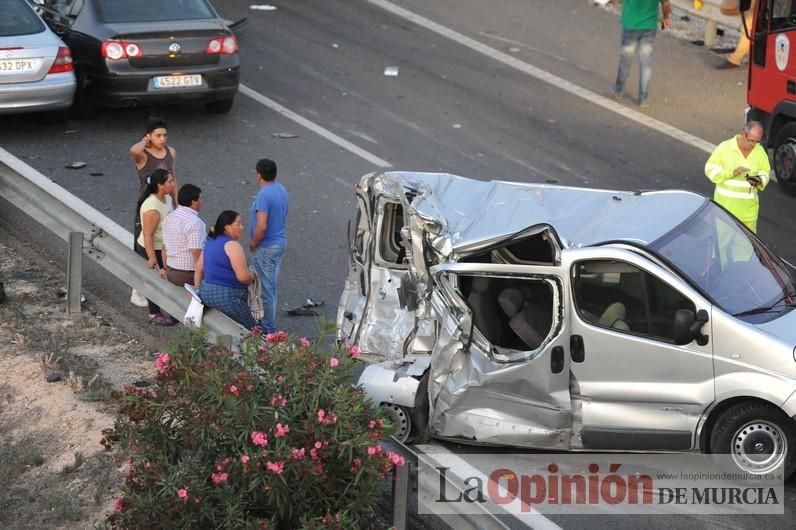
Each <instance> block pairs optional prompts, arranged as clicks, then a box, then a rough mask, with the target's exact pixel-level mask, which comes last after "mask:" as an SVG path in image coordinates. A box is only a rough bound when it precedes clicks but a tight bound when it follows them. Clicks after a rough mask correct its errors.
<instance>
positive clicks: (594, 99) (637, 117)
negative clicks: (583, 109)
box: [365, 0, 716, 153]
mask: <svg viewBox="0 0 796 530" xmlns="http://www.w3.org/2000/svg"><path fill="white" fill-rule="evenodd" d="M365 1H366V2H368V3H369V4H372V5H374V6H377V7H380V8H382V9H384V10H385V11H389V12H390V13H392V14H394V15H396V16H398V17H401V18H403V19H404V20H408V21H410V22H414V23H415V24H417V25H418V26H421V27H423V28H425V29H427V30H429V31H432V32H434V33H436V34H438V35H441V36H443V37H445V38H446V39H450V40H452V41H454V42H456V43H458V44H461V45H462V46H466V47H467V48H470V49H471V50H474V51H477V52H478V53H481V54H483V55H486V56H487V57H489V58H491V59H494V60H496V61H498V62H501V63H503V64H505V65H506V66H509V67H511V68H514V69H515V70H519V71H520V72H523V73H525V74H528V75H529V76H531V77H534V78H536V79H538V80H539V81H543V82H545V83H548V84H550V85H553V86H554V87H556V88H558V89H560V90H563V91H564V92H568V93H570V94H572V95H573V96H578V97H579V98H582V99H585V100H586V101H588V102H590V103H593V104H595V105H597V106H599V107H602V108H604V109H606V110H609V111H611V112H614V113H616V114H619V115H621V116H623V117H625V118H627V119H629V120H632V121H634V122H636V123H638V124H640V125H643V126H645V127H649V128H650V129H653V130H655V131H657V132H660V133H663V134H665V135H666V136H669V137H671V138H674V139H675V140H679V141H681V142H683V143H685V144H687V145H690V146H691V147H695V148H696V149H700V150H702V151H704V152H706V153H712V152H713V150H714V149H715V148H716V145H715V144H712V143H710V142H708V141H707V140H703V139H702V138H699V137H698V136H695V135H693V134H691V133H688V132H686V131H683V130H682V129H678V128H677V127H674V126H672V125H669V124H668V123H664V122H662V121H660V120H656V119H655V118H651V117H650V116H647V115H646V114H643V113H641V112H639V111H637V110H633V109H631V108H628V107H625V106H624V105H620V104H619V103H617V102H615V101H614V100H612V99H611V98H607V97H605V96H601V95H599V94H597V93H596V92H592V91H591V90H588V89H586V88H583V87H582V86H580V85H576V84H575V83H572V82H570V81H567V80H566V79H563V78H561V77H558V76H556V75H553V74H551V73H550V72H548V71H546V70H542V69H541V68H539V67H536V66H533V65H532V64H530V63H526V62H525V61H521V60H519V59H517V58H516V57H512V56H511V55H509V54H507V53H503V52H501V51H499V50H496V49H495V48H492V47H490V46H487V45H486V44H483V43H481V42H478V41H477V40H475V39H472V38H470V37H467V36H466V35H463V34H461V33H459V32H458V31H454V30H452V29H450V28H447V27H445V26H443V25H441V24H438V23H436V22H434V21H433V20H430V19H428V18H425V17H423V16H420V15H418V14H416V13H413V12H412V11H409V10H408V9H404V8H402V7H399V6H397V5H395V4H393V3H392V2H389V1H387V0H365Z"/></svg>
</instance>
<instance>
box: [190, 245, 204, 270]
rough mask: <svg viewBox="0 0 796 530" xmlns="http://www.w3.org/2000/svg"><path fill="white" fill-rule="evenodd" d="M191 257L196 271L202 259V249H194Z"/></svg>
mask: <svg viewBox="0 0 796 530" xmlns="http://www.w3.org/2000/svg"><path fill="white" fill-rule="evenodd" d="M191 256H193V268H194V270H196V267H197V266H198V263H199V260H200V259H201V257H202V249H201V248H192V249H191Z"/></svg>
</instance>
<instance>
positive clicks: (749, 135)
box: [705, 121, 771, 232]
mask: <svg viewBox="0 0 796 530" xmlns="http://www.w3.org/2000/svg"><path fill="white" fill-rule="evenodd" d="M762 138H763V126H762V124H760V122H757V121H750V122H749V123H747V124H746V125H745V126H744V128H743V131H742V132H741V133H740V134H737V135H735V136H734V137H732V138H730V139H729V140H725V141H723V142H721V143H720V144H719V145H718V146H717V147H716V149H715V150H714V151H713V153H712V154H711V155H710V158H708V161H707V163H705V175H707V177H708V178H709V179H710V181H711V182H713V183H714V184H716V191H715V192H714V193H713V200H714V201H716V202H717V203H718V204H720V205H722V206H723V207H724V208H726V209H727V210H728V211H729V212H730V213H732V214H733V215H734V216H735V217H737V218H738V219H739V220H740V221H741V222H742V223H743V224H745V225H746V226H747V227H749V230H751V231H752V232H757V214H758V211H759V209H760V203H759V201H758V198H757V194H758V193H759V192H761V191H763V190H764V189H765V188H766V186H767V185H768V181H769V179H770V178H771V177H770V175H769V173H770V172H771V165H770V164H769V162H768V153H766V150H765V149H764V148H763V146H761V145H760V140H761V139H762Z"/></svg>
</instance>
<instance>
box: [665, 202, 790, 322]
mask: <svg viewBox="0 0 796 530" xmlns="http://www.w3.org/2000/svg"><path fill="white" fill-rule="evenodd" d="M650 247H651V248H652V250H654V251H656V252H657V253H658V254H659V255H661V256H662V257H663V258H665V259H667V260H668V261H669V262H670V263H672V264H674V266H676V267H677V268H678V269H680V271H681V272H683V274H685V275H686V276H687V277H688V279H689V280H690V281H691V283H692V284H693V285H695V286H696V287H699V288H700V289H702V290H703V291H704V292H705V293H707V294H708V296H710V297H711V298H712V299H713V301H714V302H715V303H716V304H717V305H718V306H719V307H721V308H722V309H723V310H724V311H726V312H728V313H730V314H733V315H738V316H751V315H752V314H760V315H763V314H765V315H766V316H770V315H776V314H777V313H779V312H781V311H784V310H787V309H788V308H789V306H790V305H791V302H792V301H793V298H792V295H793V289H794V284H793V276H792V275H791V272H790V270H789V269H790V267H788V265H786V264H785V263H784V262H783V261H782V260H781V259H780V258H779V257H777V256H776V255H775V254H774V253H773V252H771V250H769V249H768V247H766V246H765V245H764V244H763V243H762V242H761V241H760V240H759V239H757V238H756V237H754V236H753V235H751V234H750V233H749V232H748V231H747V230H745V229H744V228H743V225H742V224H741V223H740V222H739V221H738V220H737V219H735V218H734V217H733V216H732V215H730V214H729V213H727V211H725V210H724V209H722V208H720V207H719V206H717V205H715V204H714V203H710V202H709V203H707V204H706V206H705V207H704V208H703V209H702V210H701V211H699V212H698V213H697V214H696V215H694V216H693V217H692V218H691V219H689V220H688V221H686V222H685V223H683V224H681V225H680V226H678V227H676V228H675V229H674V230H672V231H671V232H669V233H668V234H666V235H665V236H663V237H662V238H660V239H658V240H657V241H655V242H653V243H652V244H651V245H650ZM772 306H774V307H772Z"/></svg>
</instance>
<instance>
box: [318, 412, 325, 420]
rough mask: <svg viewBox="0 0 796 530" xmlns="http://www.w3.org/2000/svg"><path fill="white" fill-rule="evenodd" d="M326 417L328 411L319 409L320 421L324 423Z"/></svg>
mask: <svg viewBox="0 0 796 530" xmlns="http://www.w3.org/2000/svg"><path fill="white" fill-rule="evenodd" d="M324 417H326V411H325V410H323V409H318V423H323V418H324Z"/></svg>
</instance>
